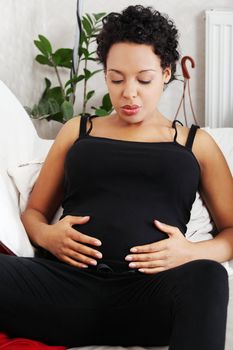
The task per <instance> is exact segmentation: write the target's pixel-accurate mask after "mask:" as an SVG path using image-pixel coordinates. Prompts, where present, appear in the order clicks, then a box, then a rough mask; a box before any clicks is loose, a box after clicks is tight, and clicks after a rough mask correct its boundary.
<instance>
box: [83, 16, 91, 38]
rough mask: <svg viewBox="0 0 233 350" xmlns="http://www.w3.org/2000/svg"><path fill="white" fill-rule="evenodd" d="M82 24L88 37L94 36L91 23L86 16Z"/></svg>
mask: <svg viewBox="0 0 233 350" xmlns="http://www.w3.org/2000/svg"><path fill="white" fill-rule="evenodd" d="M82 24H83V28H84V30H85V32H86V35H87V36H91V34H92V26H91V24H90V22H89V21H88V19H87V18H86V17H85V16H83V18H82Z"/></svg>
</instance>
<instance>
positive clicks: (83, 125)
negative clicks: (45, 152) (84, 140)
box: [79, 114, 96, 138]
mask: <svg viewBox="0 0 233 350" xmlns="http://www.w3.org/2000/svg"><path fill="white" fill-rule="evenodd" d="M94 117H96V115H91V116H90V115H89V114H83V115H82V116H81V119H80V127H79V138H81V137H85V136H87V135H89V134H90V132H91V130H92V128H93V124H92V118H94ZM87 121H89V122H90V127H89V129H88V130H87Z"/></svg>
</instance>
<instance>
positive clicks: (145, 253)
mask: <svg viewBox="0 0 233 350" xmlns="http://www.w3.org/2000/svg"><path fill="white" fill-rule="evenodd" d="M154 223H155V226H157V227H158V229H160V230H161V231H163V232H165V233H166V234H167V235H168V238H167V239H164V240H161V241H158V242H155V243H150V244H146V245H142V246H135V247H133V248H131V249H130V254H129V255H127V256H126V258H125V259H126V260H127V261H129V262H130V263H129V267H131V268H136V269H138V270H139V271H140V272H143V273H146V274H155V273H157V272H161V271H164V270H168V269H171V268H173V267H176V266H179V265H182V264H184V263H186V262H188V261H191V260H193V259H192V254H191V253H193V250H194V245H195V243H193V242H190V241H188V240H187V239H186V238H185V237H184V235H183V234H182V233H181V232H180V230H179V229H178V228H177V227H174V226H170V225H166V224H164V223H161V222H159V221H157V220H155V221H154Z"/></svg>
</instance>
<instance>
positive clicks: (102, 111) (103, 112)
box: [95, 108, 109, 117]
mask: <svg viewBox="0 0 233 350" xmlns="http://www.w3.org/2000/svg"><path fill="white" fill-rule="evenodd" d="M95 114H96V115H98V116H99V117H103V116H105V115H108V114H109V112H108V111H106V110H105V109H103V108H96V110H95Z"/></svg>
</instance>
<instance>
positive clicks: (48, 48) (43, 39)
mask: <svg viewBox="0 0 233 350" xmlns="http://www.w3.org/2000/svg"><path fill="white" fill-rule="evenodd" d="M38 37H39V39H40V41H41V43H42V45H43V47H44V48H45V50H46V51H47V52H48V53H49V54H51V53H52V45H51V44H50V41H49V40H48V39H47V38H46V37H45V36H44V35H41V34H39V35H38Z"/></svg>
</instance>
